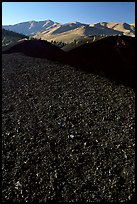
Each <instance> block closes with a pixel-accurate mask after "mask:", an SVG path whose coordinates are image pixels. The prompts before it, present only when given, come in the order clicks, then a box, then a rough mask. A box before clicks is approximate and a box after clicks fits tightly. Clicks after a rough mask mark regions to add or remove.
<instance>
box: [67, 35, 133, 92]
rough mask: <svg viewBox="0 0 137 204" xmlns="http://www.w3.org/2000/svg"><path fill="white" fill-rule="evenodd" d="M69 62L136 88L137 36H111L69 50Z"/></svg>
mask: <svg viewBox="0 0 137 204" xmlns="http://www.w3.org/2000/svg"><path fill="white" fill-rule="evenodd" d="M67 54H68V62H69V64H71V65H73V66H76V67H78V68H82V69H83V70H85V71H88V72H93V73H99V74H100V73H102V74H104V75H105V76H106V77H108V78H109V79H112V80H115V81H116V82H118V83H123V84H125V85H128V86H130V87H132V88H135V76H136V75H135V38H133V37H129V36H110V37H106V38H103V39H100V40H97V41H96V42H93V43H86V44H84V45H81V46H79V47H77V48H74V49H71V50H70V51H68V52H67Z"/></svg>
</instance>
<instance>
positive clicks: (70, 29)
mask: <svg viewBox="0 0 137 204" xmlns="http://www.w3.org/2000/svg"><path fill="white" fill-rule="evenodd" d="M3 28H5V29H9V30H12V31H15V32H18V33H23V34H26V35H33V36H34V37H35V38H41V39H42V40H49V41H51V40H55V41H64V42H71V41H73V40H74V39H80V38H83V37H87V36H89V35H107V36H109V35H118V34H124V35H129V36H135V24H127V23H117V22H99V23H96V24H83V23H80V22H70V23H65V24H59V23H56V22H53V21H51V20H45V21H29V22H23V23H19V24H15V25H9V26H3Z"/></svg>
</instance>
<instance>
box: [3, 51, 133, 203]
mask: <svg viewBox="0 0 137 204" xmlns="http://www.w3.org/2000/svg"><path fill="white" fill-rule="evenodd" d="M2 63H3V64H2V94H3V95H2V201H3V202H28V203H31V202H36V203H38V202H47V201H54V202H55V203H56V202H57V201H59V202H128V201H131V202H135V93H134V92H133V90H132V89H131V88H128V87H125V86H123V85H119V86H118V85H116V84H115V83H114V82H110V81H109V80H107V79H105V78H103V77H100V76H97V75H93V74H86V73H84V72H82V71H80V70H76V69H75V68H73V67H70V66H68V65H64V66H62V65H61V64H60V63H53V62H51V61H49V60H46V59H38V58H31V57H26V56H21V55H20V54H15V53H14V54H9V55H6V54H4V55H3V58H2Z"/></svg>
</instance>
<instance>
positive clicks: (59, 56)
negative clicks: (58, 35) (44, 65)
mask: <svg viewBox="0 0 137 204" xmlns="http://www.w3.org/2000/svg"><path fill="white" fill-rule="evenodd" d="M15 52H21V53H23V54H25V55H27V56H30V57H38V58H47V59H51V60H58V61H62V60H63V56H64V51H63V50H61V49H60V48H58V47H56V46H55V45H53V44H51V43H49V42H47V41H44V40H24V41H21V42H18V43H17V44H15V45H13V46H9V47H7V48H6V49H5V50H3V54H10V53H15Z"/></svg>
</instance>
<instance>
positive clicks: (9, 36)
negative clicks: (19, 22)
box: [2, 29, 26, 46]
mask: <svg viewBox="0 0 137 204" xmlns="http://www.w3.org/2000/svg"><path fill="white" fill-rule="evenodd" d="M23 38H26V35H22V34H19V33H15V32H13V31H8V30H5V29H2V46H6V45H8V44H11V43H14V42H17V41H18V40H21V39H23Z"/></svg>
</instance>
